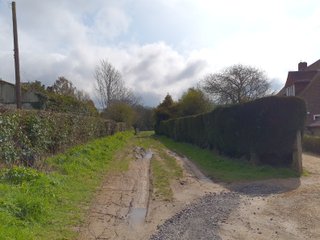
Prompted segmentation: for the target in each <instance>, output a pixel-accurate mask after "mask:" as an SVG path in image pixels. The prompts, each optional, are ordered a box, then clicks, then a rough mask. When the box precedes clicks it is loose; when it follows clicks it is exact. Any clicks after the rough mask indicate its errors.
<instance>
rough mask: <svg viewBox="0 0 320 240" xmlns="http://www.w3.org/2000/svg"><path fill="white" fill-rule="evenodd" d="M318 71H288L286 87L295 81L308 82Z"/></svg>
mask: <svg viewBox="0 0 320 240" xmlns="http://www.w3.org/2000/svg"><path fill="white" fill-rule="evenodd" d="M317 73H318V71H317V70H313V71H294V72H293V71H292V72H289V73H288V78H287V81H286V84H285V87H288V86H291V85H292V84H295V83H299V82H300V83H302V82H303V83H308V82H311V80H312V79H313V78H314V76H315V75H316V74H317Z"/></svg>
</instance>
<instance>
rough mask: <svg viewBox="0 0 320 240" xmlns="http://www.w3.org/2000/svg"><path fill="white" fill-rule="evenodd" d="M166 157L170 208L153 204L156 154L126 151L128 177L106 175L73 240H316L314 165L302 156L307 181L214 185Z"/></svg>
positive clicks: (318, 217) (318, 166) (317, 173)
mask: <svg viewBox="0 0 320 240" xmlns="http://www.w3.org/2000/svg"><path fill="white" fill-rule="evenodd" d="M166 151H167V154H169V155H170V156H173V157H174V158H175V159H176V161H177V163H178V164H179V165H180V166H181V167H182V169H183V177H182V178H180V179H176V180H174V181H172V182H171V184H170V187H171V189H172V192H173V200H172V201H163V200H160V199H157V198H156V197H154V196H153V189H152V184H151V181H150V178H151V177H152V176H150V158H151V152H152V155H153V157H156V158H157V159H159V158H161V156H160V155H159V154H158V153H157V150H155V149H151V151H149V152H148V153H147V154H146V152H143V153H142V152H141V149H140V150H139V148H138V150H137V148H133V149H132V151H131V153H130V154H129V155H130V158H131V161H130V166H129V170H128V171H126V172H122V173H117V174H111V175H110V174H109V176H108V177H107V179H106V180H105V182H104V183H103V185H102V187H101V189H100V191H99V192H98V193H97V196H96V199H95V201H94V202H93V204H92V206H91V209H90V210H89V217H88V219H87V221H86V223H85V224H84V225H83V226H82V228H81V229H80V236H79V238H78V239H79V240H85V239H116V240H117V239H119V240H120V239H121V240H131V239H132V240H133V239H142V240H143V239H150V237H151V238H152V239H184V240H185V239H226V240H227V239H230V240H231V239H243V240H244V239H258V240H264V239H265V240H266V239H288V240H289V239H290V240H291V239H293V240H295V239H296V240H298V239H299V240H300V239H320V227H319V226H320V158H319V157H315V156H312V155H307V154H304V155H303V165H304V168H305V169H306V170H307V171H308V172H309V175H308V176H304V177H301V178H300V179H298V178H295V179H272V180H265V181H256V182H243V183H233V184H222V183H219V184H218V183H214V182H212V181H211V180H210V179H208V178H206V177H205V176H204V175H203V174H202V173H201V172H200V171H199V170H198V169H197V167H196V166H195V165H194V164H193V163H192V162H190V161H189V160H188V159H186V158H184V157H181V156H179V155H177V154H175V153H173V152H171V151H169V150H166ZM146 155H147V156H146ZM227 205H228V206H227ZM213 217H214V218H216V219H212V218H213ZM168 233H170V234H168ZM208 237H209V238H208Z"/></svg>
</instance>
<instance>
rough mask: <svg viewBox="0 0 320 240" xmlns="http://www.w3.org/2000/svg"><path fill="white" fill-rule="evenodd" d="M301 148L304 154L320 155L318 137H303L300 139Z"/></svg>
mask: <svg viewBox="0 0 320 240" xmlns="http://www.w3.org/2000/svg"><path fill="white" fill-rule="evenodd" d="M302 147H303V150H304V151H306V152H310V153H315V154H320V137H319V136H310V135H304V136H303V139H302Z"/></svg>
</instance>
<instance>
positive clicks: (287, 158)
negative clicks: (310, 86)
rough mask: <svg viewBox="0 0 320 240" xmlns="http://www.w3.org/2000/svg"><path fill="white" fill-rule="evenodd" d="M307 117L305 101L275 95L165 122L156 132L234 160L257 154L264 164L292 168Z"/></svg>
mask: <svg viewBox="0 0 320 240" xmlns="http://www.w3.org/2000/svg"><path fill="white" fill-rule="evenodd" d="M305 116H306V106H305V103H304V101H303V100H302V99H300V98H296V97H278V96H272V97H265V98H261V99H258V100H255V101H252V102H248V103H243V104H237V105H231V106H226V107H218V108H216V109H215V110H214V111H212V112H209V113H206V114H201V115H196V116H190V117H184V118H178V119H171V120H168V121H162V122H161V123H160V124H159V126H158V127H157V129H156V133H157V134H163V135H166V136H168V137H170V138H173V139H175V140H178V141H184V142H189V143H192V144H195V145H198V146H200V147H205V148H212V149H216V150H218V151H219V152H221V153H223V154H226V155H229V156H231V157H243V156H246V157H247V158H250V156H252V153H254V155H255V156H257V157H258V158H259V160H260V161H261V162H262V163H265V164H272V165H289V164H291V161H292V158H291V153H292V150H293V144H294V141H295V138H296V132H297V131H298V130H302V129H303V126H304V121H305Z"/></svg>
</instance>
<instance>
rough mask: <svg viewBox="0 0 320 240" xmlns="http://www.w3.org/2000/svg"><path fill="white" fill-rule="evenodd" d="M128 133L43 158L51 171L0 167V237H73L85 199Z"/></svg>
mask: <svg viewBox="0 0 320 240" xmlns="http://www.w3.org/2000/svg"><path fill="white" fill-rule="evenodd" d="M131 137H132V133H129V132H124V133H117V134H115V135H114V136H109V137H106V138H102V139H98V140H95V141H92V142H90V143H88V144H86V145H82V146H76V147H73V148H72V149H70V150H69V151H67V152H66V153H64V154H59V155H57V156H54V157H52V158H49V159H47V164H48V166H49V167H50V169H51V171H50V172H48V173H44V172H39V171H37V170H34V169H30V168H22V167H15V168H12V169H3V170H1V173H0V239H5V240H9V239H10V240H11V239H12V240H13V239H14V240H20V239H21V240H29V239H30V240H31V239H32V240H35V239H74V238H75V237H76V235H77V232H76V229H75V227H76V226H79V224H80V222H81V220H82V219H83V217H84V215H85V213H86V208H87V207H88V205H89V204H90V200H91V198H92V196H93V194H94V193H95V191H96V188H97V187H98V186H99V185H100V182H101V180H102V178H103V177H104V176H105V174H106V172H107V171H110V170H119V171H121V170H125V169H126V168H127V166H128V163H127V162H126V161H124V163H123V164H122V165H121V164H120V165H119V162H118V161H117V164H115V163H114V162H115V161H113V159H114V155H115V154H116V153H117V151H118V150H119V149H121V148H123V146H124V145H125V144H126V142H127V140H128V139H130V138H131Z"/></svg>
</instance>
